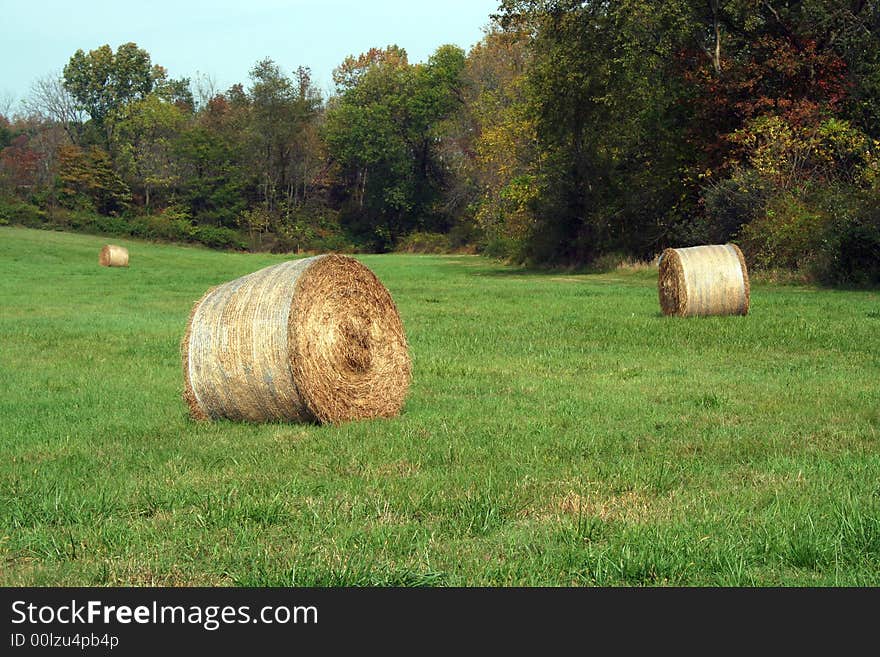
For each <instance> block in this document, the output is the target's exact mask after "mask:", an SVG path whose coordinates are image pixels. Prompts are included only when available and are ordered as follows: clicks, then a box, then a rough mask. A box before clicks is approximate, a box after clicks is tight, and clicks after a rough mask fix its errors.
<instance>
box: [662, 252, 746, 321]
mask: <svg viewBox="0 0 880 657" xmlns="http://www.w3.org/2000/svg"><path fill="white" fill-rule="evenodd" d="M657 287H658V291H659V293H660V308H661V310H662V311H663V314H664V315H677V316H679V317H694V316H698V315H699V316H707V315H746V314H748V312H749V274H748V271H747V270H746V261H745V258H743V254H742V251H740V250H739V247H738V246H737V245H736V244H712V245H707V246H692V247H688V248H686V249H665V250H664V251H663V253H662V254H661V256H660V266H659V275H658V285H657Z"/></svg>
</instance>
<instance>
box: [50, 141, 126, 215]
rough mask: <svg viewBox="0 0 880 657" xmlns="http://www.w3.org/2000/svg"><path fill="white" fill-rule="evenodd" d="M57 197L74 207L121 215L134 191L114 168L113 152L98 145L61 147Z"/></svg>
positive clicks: (62, 202)
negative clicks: (111, 157)
mask: <svg viewBox="0 0 880 657" xmlns="http://www.w3.org/2000/svg"><path fill="white" fill-rule="evenodd" d="M57 184H58V198H59V201H60V203H61V204H62V205H63V206H64V207H67V208H69V209H73V210H94V211H95V212H98V213H100V214H104V215H111V214H119V213H120V212H122V211H123V210H125V209H126V208H127V207H128V204H129V201H130V198H131V192H130V191H129V189H128V186H127V185H126V184H125V182H124V181H123V180H122V178H121V177H120V175H119V174H118V173H117V172H116V170H115V169H114V168H113V165H112V162H111V160H110V155H109V154H108V153H107V152H106V151H105V150H103V149H102V148H99V147H97V146H91V147H89V148H87V149H82V148H80V147H78V146H63V147H61V148H60V149H59V165H58V182H57Z"/></svg>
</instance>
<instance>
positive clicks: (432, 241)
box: [395, 231, 451, 253]
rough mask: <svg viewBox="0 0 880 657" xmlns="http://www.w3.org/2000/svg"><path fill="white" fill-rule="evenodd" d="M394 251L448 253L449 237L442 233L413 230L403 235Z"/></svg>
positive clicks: (449, 248) (449, 249)
mask: <svg viewBox="0 0 880 657" xmlns="http://www.w3.org/2000/svg"><path fill="white" fill-rule="evenodd" d="M395 250H396V251H400V252H403V253H449V251H451V247H450V244H449V237H448V236H447V235H444V234H442V233H426V232H418V231H417V232H414V233H410V234H409V235H407V236H405V237H403V238H402V239H401V240H400V241H399V242H398V243H397V248H396V249H395Z"/></svg>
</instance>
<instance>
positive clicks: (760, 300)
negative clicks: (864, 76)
mask: <svg viewBox="0 0 880 657" xmlns="http://www.w3.org/2000/svg"><path fill="white" fill-rule="evenodd" d="M106 242H107V240H106V239H102V238H98V237H89V236H83V235H72V234H64V233H54V232H43V231H33V230H26V229H18V228H0V274H2V275H0V450H2V451H0V455H2V458H0V559H2V564H3V565H2V568H0V584H2V585H7V586H9V585H14V586H17V585H103V584H108V585H148V584H151V585H235V586H237V585H255V586H266V585H268V586H276V585H278V586H288V585H291V584H294V585H301V586H305V585H318V586H324V585H330V586H336V585H418V584H427V585H463V586H471V585H489V586H508V585H604V586H616V585H633V584H635V585H686V586H717V585H745V586H764V585H782V586H791V585H809V586H830V585H853V586H867V585H871V586H877V585H880V435H878V433H880V295H878V294H877V293H876V292H841V291H827V290H817V289H813V288H805V287H794V286H786V287H774V286H768V285H760V284H759V285H754V286H753V290H752V310H751V313H750V315H749V316H748V317H745V318H741V317H728V318H699V319H687V320H682V319H674V318H665V317H662V316H661V315H660V313H659V304H658V301H657V291H656V272H655V271H618V272H614V273H611V274H603V275H550V274H534V273H528V272H524V271H520V270H517V269H512V268H508V267H503V266H500V265H498V264H496V263H493V262H492V261H489V260H485V259H481V258H479V257H475V256H454V257H441V256H415V255H383V256H358V258H359V259H360V260H361V261H362V262H364V263H365V264H366V265H367V266H368V267H370V268H371V269H372V270H373V271H374V272H375V273H376V274H377V275H378V276H379V278H380V279H381V280H382V281H383V283H384V284H385V285H386V287H388V289H389V290H390V292H391V294H392V295H393V297H394V298H395V300H396V302H397V304H398V307H399V309H400V312H401V316H402V318H403V321H404V326H405V328H406V332H407V336H408V338H409V341H410V346H411V354H412V358H413V366H414V380H413V385H412V389H411V392H410V396H409V399H408V401H407V404H406V406H405V408H404V412H403V414H402V415H401V416H400V417H399V418H396V419H393V420H379V421H370V422H359V423H352V424H347V425H343V426H339V427H322V426H312V425H293V424H287V425H285V424H270V425H248V424H239V423H232V422H225V421H223V422H216V423H211V424H197V423H194V422H192V421H190V420H189V419H188V418H187V415H186V406H185V404H184V403H183V401H182V399H181V390H182V370H181V366H180V362H179V355H178V354H179V352H178V343H179V341H180V339H181V337H182V335H183V331H184V327H185V323H186V320H187V316H188V314H189V310H190V307H191V305H192V303H193V302H194V301H195V300H196V299H198V298H199V297H200V296H201V295H202V294H203V293H204V291H205V290H206V289H207V288H208V287H210V286H212V285H215V284H217V283H220V282H223V281H227V280H230V279H232V278H235V277H238V276H240V275H243V274H246V273H249V272H252V271H255V270H256V269H259V268H261V267H264V266H266V265H269V264H272V263H275V262H280V261H282V260H284V259H285V257H284V256H269V255H247V254H230V253H219V252H212V251H209V250H205V249H197V248H181V247H173V246H161V245H155V244H149V243H142V242H135V241H125V240H121V241H117V240H114V243H119V244H122V245H124V246H126V247H128V248H129V250H130V254H131V266H130V268H128V269H109V268H104V267H99V266H98V264H97V261H98V252H99V250H100V248H101V246H102V245H103V244H104V243H106Z"/></svg>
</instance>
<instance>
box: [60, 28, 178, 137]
mask: <svg viewBox="0 0 880 657" xmlns="http://www.w3.org/2000/svg"><path fill="white" fill-rule="evenodd" d="M157 74H158V75H160V76H162V75H164V72H163V71H162V70H161V69H159V70H154V69H153V68H152V67H151V65H150V55H149V53H147V51H146V50H143V49H142V48H138V46H137V44H135V43H130V42H129V43H124V44H122V45H120V46H119V47H118V48H117V49H116V52H115V53H114V52H113V50H112V49H111V48H110V46H109V45H106V44H105V45H103V46H101V47H99V48H96V49H95V50H91V51H89V52H88V54H87V53H85V52H84V51H83V50H81V49H80V50H77V51H76V52H75V53H74V54H73V56H72V57H71V58H70V61H68V63H67V65H66V66H65V67H64V86H65V88H66V89H67V90H68V91H69V92H70V93H71V95H72V96H73V97H74V98H75V99H76V101H77V102H78V103H79V104H80V106H81V107H82V108H83V109H84V110H86V111H87V112H88V113H89V116H91V117H92V119H93V120H94V121H95V122H96V123H97V124H99V125H103V124H104V122H105V121H106V119H107V118H108V117H109V116H110V115H111V114H112V113H113V112H114V111H116V110H118V109H120V108H121V107H122V106H124V105H125V104H126V103H128V102H130V101H133V100H136V99H138V98H143V97H145V96H146V95H147V94H148V93H150V91H152V89H153V85H154V83H155V82H156V76H157Z"/></svg>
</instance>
